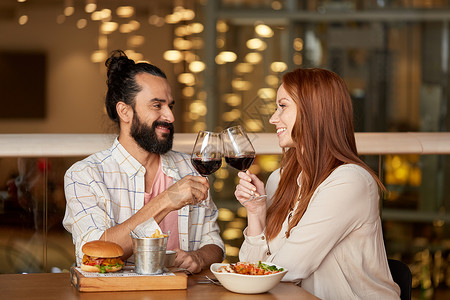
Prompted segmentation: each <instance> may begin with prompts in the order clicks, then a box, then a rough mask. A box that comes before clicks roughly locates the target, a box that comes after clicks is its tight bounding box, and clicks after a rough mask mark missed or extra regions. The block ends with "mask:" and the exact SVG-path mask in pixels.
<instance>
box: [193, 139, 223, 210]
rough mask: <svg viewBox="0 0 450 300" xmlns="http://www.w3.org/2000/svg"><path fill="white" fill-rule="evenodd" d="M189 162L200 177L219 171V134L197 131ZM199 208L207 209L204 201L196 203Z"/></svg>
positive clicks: (220, 161)
mask: <svg viewBox="0 0 450 300" xmlns="http://www.w3.org/2000/svg"><path fill="white" fill-rule="evenodd" d="M191 162H192V165H193V166H194V168H195V169H196V170H197V171H198V172H199V173H200V175H202V176H203V177H207V176H208V175H210V174H212V173H214V172H215V171H217V170H219V168H220V166H221V165H222V136H221V134H220V133H214V132H210V131H199V133H198V134H197V139H196V140H195V144H194V149H193V150H192V155H191ZM197 206H199V207H207V206H208V204H207V203H206V200H205V201H202V202H199V203H197Z"/></svg>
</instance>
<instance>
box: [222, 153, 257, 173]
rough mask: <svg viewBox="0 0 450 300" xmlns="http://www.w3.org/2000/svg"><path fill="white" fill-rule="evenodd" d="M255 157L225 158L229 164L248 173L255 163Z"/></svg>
mask: <svg viewBox="0 0 450 300" xmlns="http://www.w3.org/2000/svg"><path fill="white" fill-rule="evenodd" d="M254 159H255V156H254V155H244V156H225V161H226V162H227V164H229V165H230V166H232V167H233V168H235V169H238V170H240V171H246V170H247V169H248V168H250V166H251V165H252V163H253V160H254Z"/></svg>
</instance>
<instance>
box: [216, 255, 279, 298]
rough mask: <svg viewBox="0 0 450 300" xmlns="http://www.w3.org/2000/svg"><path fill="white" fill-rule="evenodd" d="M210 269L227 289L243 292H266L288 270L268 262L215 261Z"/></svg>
mask: <svg viewBox="0 0 450 300" xmlns="http://www.w3.org/2000/svg"><path fill="white" fill-rule="evenodd" d="M210 270H211V272H212V273H213V274H214V275H215V276H216V278H217V280H219V282H220V283H221V284H222V285H223V286H224V287H225V288H226V289H227V290H229V291H231V292H235V293H241V294H260V293H265V292H267V291H269V290H271V289H272V288H274V287H275V286H276V285H277V284H278V283H279V282H280V281H281V279H282V278H283V277H284V275H285V274H286V273H287V271H288V270H287V269H285V268H283V267H280V266H277V265H275V264H273V263H268V262H259V263H248V262H238V263H234V264H220V263H215V264H212V265H211V267H210Z"/></svg>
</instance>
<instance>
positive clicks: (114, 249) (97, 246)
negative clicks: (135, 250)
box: [81, 241, 123, 258]
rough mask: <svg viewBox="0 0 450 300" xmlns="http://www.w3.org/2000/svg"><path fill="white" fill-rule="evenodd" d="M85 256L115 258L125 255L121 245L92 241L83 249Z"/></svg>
mask: <svg viewBox="0 0 450 300" xmlns="http://www.w3.org/2000/svg"><path fill="white" fill-rule="evenodd" d="M81 251H83V253H84V254H86V255H89V256H92V257H102V258H114V257H121V256H122V255H123V249H122V247H120V245H118V244H116V243H113V242H108V241H90V242H87V243H86V244H84V245H83V247H82V248H81Z"/></svg>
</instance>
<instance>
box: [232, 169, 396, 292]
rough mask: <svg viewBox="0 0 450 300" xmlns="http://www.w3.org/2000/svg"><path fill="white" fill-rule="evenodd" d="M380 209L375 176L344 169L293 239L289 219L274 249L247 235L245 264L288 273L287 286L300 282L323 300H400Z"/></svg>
mask: <svg viewBox="0 0 450 300" xmlns="http://www.w3.org/2000/svg"><path fill="white" fill-rule="evenodd" d="M299 179H300V177H299ZM279 180H280V172H279V170H277V171H275V172H273V173H272V174H271V175H270V177H269V179H268V181H267V184H266V192H267V195H268V199H271V198H272V196H273V195H274V193H275V190H276V188H277V186H278V182H279ZM298 181H299V180H298ZM378 205H379V195H378V186H377V184H376V182H375V180H374V179H373V178H372V176H371V175H370V174H369V172H367V171H366V170H365V169H364V168H362V167H360V166H357V165H354V164H347V165H343V166H340V167H338V168H337V169H336V170H334V171H333V172H332V173H331V174H330V176H328V178H327V179H326V180H325V181H324V182H322V184H320V186H319V187H318V188H317V190H316V191H315V192H314V195H313V196H312V198H311V201H310V203H309V205H308V208H307V210H306V212H305V214H304V215H303V217H302V219H301V220H300V221H299V223H298V224H297V226H295V227H294V228H292V230H291V235H290V236H289V238H286V235H285V232H286V231H287V228H288V218H286V220H285V221H284V223H283V226H282V229H281V231H280V233H279V234H278V236H276V237H275V238H274V239H273V240H271V241H270V242H269V243H267V242H266V238H265V235H264V233H261V234H260V235H258V236H247V235H246V230H244V236H245V241H244V243H243V244H242V247H241V249H240V252H239V259H240V261H247V262H258V261H259V260H261V261H267V262H273V263H275V264H277V265H280V266H282V267H285V268H287V269H288V270H289V271H288V273H287V274H286V275H285V277H284V278H283V281H294V282H297V283H299V284H301V286H302V287H303V288H304V289H305V290H307V291H308V292H310V293H312V294H314V295H316V296H317V297H319V298H322V299H399V295H400V288H399V287H398V285H397V284H396V283H395V282H394V281H393V280H392V276H391V273H390V271H389V266H388V263H387V257H386V251H385V248H384V242H383V233H382V228H381V220H380V217H379V208H378Z"/></svg>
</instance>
